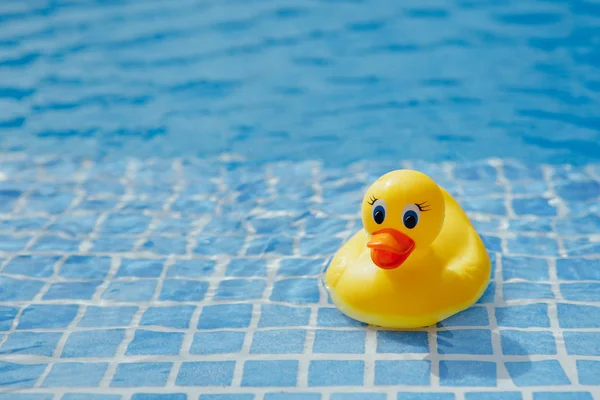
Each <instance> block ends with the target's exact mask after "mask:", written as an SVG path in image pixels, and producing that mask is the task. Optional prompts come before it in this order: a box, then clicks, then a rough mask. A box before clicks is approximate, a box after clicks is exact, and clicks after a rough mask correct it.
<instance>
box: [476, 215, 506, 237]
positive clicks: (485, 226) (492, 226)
mask: <svg viewBox="0 0 600 400" xmlns="http://www.w3.org/2000/svg"><path fill="white" fill-rule="evenodd" d="M471 222H472V223H473V226H474V227H475V230H476V231H477V232H483V233H485V232H497V231H498V230H499V228H500V218H497V217H488V216H477V218H476V217H472V218H471Z"/></svg>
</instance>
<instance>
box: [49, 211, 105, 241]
mask: <svg viewBox="0 0 600 400" xmlns="http://www.w3.org/2000/svg"><path fill="white" fill-rule="evenodd" d="M97 219H98V215H96V214H87V215H86V214H84V215H80V214H77V215H63V216H61V217H59V218H58V219H57V220H56V221H55V222H54V223H53V224H51V225H50V226H49V227H48V231H50V232H61V233H64V234H67V235H69V236H82V235H87V234H89V233H91V232H92V231H93V230H94V226H95V225H96V220H97Z"/></svg>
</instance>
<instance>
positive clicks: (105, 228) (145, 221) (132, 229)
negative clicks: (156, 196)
mask: <svg viewBox="0 0 600 400" xmlns="http://www.w3.org/2000/svg"><path fill="white" fill-rule="evenodd" d="M151 219H152V218H151V217H149V216H147V215H143V214H138V213H114V214H110V215H109V216H108V218H106V220H105V221H104V223H103V224H102V226H101V227H100V232H101V233H104V234H107V235H119V234H124V233H127V234H140V233H143V232H144V231H145V230H146V228H147V227H148V225H149V224H150V220H151Z"/></svg>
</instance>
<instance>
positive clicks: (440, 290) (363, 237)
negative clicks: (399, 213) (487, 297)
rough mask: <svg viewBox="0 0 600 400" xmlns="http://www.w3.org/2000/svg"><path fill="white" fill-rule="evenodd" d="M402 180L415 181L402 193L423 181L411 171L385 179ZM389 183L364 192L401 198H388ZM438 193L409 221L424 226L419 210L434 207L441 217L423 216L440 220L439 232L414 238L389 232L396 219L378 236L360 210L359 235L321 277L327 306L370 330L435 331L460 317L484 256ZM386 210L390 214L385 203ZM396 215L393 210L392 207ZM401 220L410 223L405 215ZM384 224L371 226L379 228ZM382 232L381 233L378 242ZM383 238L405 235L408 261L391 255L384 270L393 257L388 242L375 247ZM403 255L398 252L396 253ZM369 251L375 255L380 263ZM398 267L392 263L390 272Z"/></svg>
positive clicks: (482, 283)
mask: <svg viewBox="0 0 600 400" xmlns="http://www.w3.org/2000/svg"><path fill="white" fill-rule="evenodd" d="M407 173H408V174H417V175H416V177H417V179H416V181H415V182H412V183H410V182H411V180H410V179H409V189H410V186H411V185H414V184H418V183H419V181H420V180H422V179H425V178H423V177H422V176H420V175H419V174H420V173H417V172H415V171H395V172H393V173H391V174H400V175H391V177H395V178H396V179H392V183H393V182H394V180H397V178H398V177H400V178H406V175H405V174H407ZM421 175H422V174H421ZM423 176H424V175H423ZM384 177H385V176H384ZM389 178H390V176H388V182H387V184H384V185H383V186H382V185H381V182H379V181H378V182H379V184H377V183H376V184H374V186H373V187H372V189H370V190H373V188H374V191H375V192H379V193H380V194H379V195H377V197H384V196H383V195H384V193H383V192H386V193H388V192H390V191H391V193H389V196H388V197H390V196H391V198H392V199H391V200H392V201H393V200H394V197H396V198H398V197H399V196H400V197H403V196H404V197H405V193H398V192H397V191H396V192H394V189H392V188H391V187H390V182H389ZM427 179H428V177H427ZM404 180H405V179H400V182H398V184H402V181H404ZM436 186H437V185H436ZM417 189H418V190H421V187H420V186H419V185H417ZM430 189H431V188H430ZM438 189H439V193H440V199H439V201H433V203H434V204H431V205H427V206H426V207H430V209H429V210H422V211H423V212H422V213H419V217H417V218H418V219H419V218H420V219H421V220H425V218H427V216H426V213H425V211H430V210H435V208H436V207H438V208H442V210H441V214H440V212H438V213H435V212H433V213H431V215H432V217H431V218H434V219H437V218H441V226H440V228H439V232H434V234H428V233H427V232H425V233H418V232H416V234H415V235H414V237H412V236H413V235H411V233H412V230H413V229H414V230H415V231H416V228H417V227H416V226H415V227H412V228H409V229H406V228H405V226H397V222H398V221H399V220H400V221H402V219H398V218H396V220H391V222H390V223H389V224H390V225H388V226H383V227H382V228H385V229H379V230H378V229H377V228H379V226H375V227H373V221H368V217H369V215H370V214H372V212H370V211H369V206H364V205H363V222H364V223H365V229H361V230H360V231H359V232H357V233H356V234H355V235H354V236H353V237H352V238H351V239H350V240H349V241H348V242H346V243H345V244H344V245H343V247H342V248H341V249H340V250H339V251H338V253H337V254H336V255H335V257H334V258H333V260H332V261H331V263H330V265H329V267H328V269H327V271H326V274H325V285H326V287H327V289H328V291H329V293H330V295H331V298H332V300H333V302H334V303H335V305H336V306H337V307H338V308H339V309H340V310H341V311H342V312H343V313H345V314H346V315H348V316H350V317H351V318H354V319H357V320H359V321H362V322H365V323H368V324H372V325H378V326H383V327H389V328H417V327H424V326H429V325H432V324H435V323H437V322H439V321H441V320H443V319H445V318H447V317H449V316H451V315H453V314H455V313H457V312H460V311H462V310H464V309H466V308H468V307H470V306H471V305H473V304H474V303H476V302H477V301H478V299H479V298H480V297H481V296H482V294H483V293H484V291H485V289H486V287H487V285H488V283H489V279H490V269H491V267H490V260H489V256H488V253H487V251H486V249H485V246H484V244H483V242H482V240H481V238H480V237H479V235H478V234H477V233H476V231H475V229H474V228H473V226H472V224H471V223H470V221H469V219H468V217H467V215H466V214H465V212H464V211H463V210H462V209H461V207H460V206H459V204H458V203H457V202H456V200H455V199H454V198H453V197H452V196H451V195H450V194H449V193H448V192H447V191H445V190H444V189H442V188H439V187H438ZM425 192H426V193H425V194H424V196H425V197H429V198H430V199H429V200H434V199H432V197H433V198H436V196H437V194H435V193H433V192H431V193H433V195H432V194H431V193H429V196H428V191H427V190H425ZM367 197H368V196H366V197H365V198H367ZM409 197H410V196H409ZM417 197H418V196H417ZM377 201H379V200H377ZM415 201H428V199H427V198H425V199H417V200H415ZM401 203H402V202H401ZM405 203H406V202H405ZM386 207H387V208H389V209H392V208H393V207H392V206H391V204H390V201H389V200H387V206H386ZM407 207H408V206H407ZM407 207H405V208H404V209H406V208H407ZM408 208H410V207H408ZM397 209H399V208H398V207H396V210H397ZM392 211H393V210H392ZM438 211H439V210H438ZM386 212H387V209H386ZM388 214H391V212H388ZM407 214H410V210H409V211H408V212H407V213H405V214H404V215H407ZM437 214H440V215H441V217H440V216H439V215H437ZM415 215H416V214H415ZM365 218H366V219H367V220H366V221H365ZM406 218H410V215H409V216H408V217H406ZM390 219H391V218H390ZM384 222H386V221H384ZM384 222H381V223H378V224H379V225H385V223H384ZM424 224H426V223H425V222H424ZM394 225H396V226H394ZM435 227H436V224H435V223H433V222H431V226H429V229H430V230H436V228H435ZM425 228H427V226H426V227H425ZM382 231H385V232H384V233H383V234H382V235H380V232H382ZM387 231H391V232H392V234H393V235H392V236H397V237H398V240H399V241H400V242H401V243H403V240H404V239H403V237H404V236H406V237H407V239H406V240H407V244H406V246H408V247H409V249H408V250H407V253H408V255H406V254H405V255H404V256H398V257H399V259H398V261H396V262H395V263H394V262H392V263H391V264H390V265H388V264H386V262H387V261H386V260H387V259H389V257H392V258H393V256H391V255H390V254H392V253H393V251H392V250H390V247H389V246H390V244H389V243H390V242H389V240H393V239H390V238H389V235H388V237H387V238H384V240H383V241H382V240H380V239H378V240H375V236H385V235H386V233H387ZM435 233H437V235H435ZM430 238H431V241H430V240H429V239H430ZM382 242H383V243H384V244H382ZM410 242H412V245H411V244H410ZM394 243H395V241H394V242H393V244H392V245H391V246H392V247H394V246H396V245H395V244H394ZM400 247H402V246H400ZM381 249H383V250H381ZM390 251H391V252H392V253H390ZM403 251H404V250H398V253H402V252H403ZM376 252H380V253H383V256H382V255H381V254H376ZM384 256H387V257H388V258H387V259H386V258H385V257H384ZM382 257H383V258H382ZM382 260H383V261H382ZM375 261H376V262H377V264H376V262H375ZM398 262H399V263H400V264H399V265H397V266H396V265H395V264H397V263H398Z"/></svg>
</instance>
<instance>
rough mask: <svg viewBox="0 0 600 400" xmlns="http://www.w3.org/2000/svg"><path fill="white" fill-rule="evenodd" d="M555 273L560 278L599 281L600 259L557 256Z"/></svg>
mask: <svg viewBox="0 0 600 400" xmlns="http://www.w3.org/2000/svg"><path fill="white" fill-rule="evenodd" d="M556 274H557V276H558V279H561V280H592V281H600V259H597V260H592V259H585V258H559V259H557V260H556Z"/></svg>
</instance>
